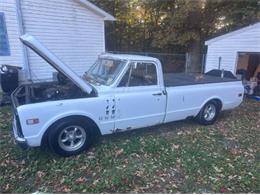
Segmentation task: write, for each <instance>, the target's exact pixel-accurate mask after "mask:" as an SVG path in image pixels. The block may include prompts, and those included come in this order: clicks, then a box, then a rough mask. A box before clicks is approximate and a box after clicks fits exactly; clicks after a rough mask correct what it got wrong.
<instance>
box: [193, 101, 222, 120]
mask: <svg viewBox="0 0 260 195" xmlns="http://www.w3.org/2000/svg"><path fill="white" fill-rule="evenodd" d="M219 112H220V106H219V104H218V103H217V102H216V101H209V102H208V103H206V104H205V105H204V106H203V107H202V109H201V110H200V112H199V114H198V115H197V117H196V119H197V121H198V122H199V123H200V124H202V125H212V124H213V123H214V122H215V121H216V119H217V117H218V115H219Z"/></svg>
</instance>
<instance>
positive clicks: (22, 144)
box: [13, 118, 29, 149]
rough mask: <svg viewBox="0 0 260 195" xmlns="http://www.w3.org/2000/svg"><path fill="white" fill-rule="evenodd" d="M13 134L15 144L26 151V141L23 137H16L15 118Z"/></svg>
mask: <svg viewBox="0 0 260 195" xmlns="http://www.w3.org/2000/svg"><path fill="white" fill-rule="evenodd" d="M13 133H14V138H15V142H16V144H17V145H18V146H20V147H21V148H22V149H27V148H28V147H29V146H28V144H27V140H26V139H25V138H24V137H22V136H19V135H18V130H17V122H16V119H15V118H14V120H13Z"/></svg>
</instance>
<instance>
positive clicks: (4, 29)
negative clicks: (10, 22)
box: [0, 12, 11, 56]
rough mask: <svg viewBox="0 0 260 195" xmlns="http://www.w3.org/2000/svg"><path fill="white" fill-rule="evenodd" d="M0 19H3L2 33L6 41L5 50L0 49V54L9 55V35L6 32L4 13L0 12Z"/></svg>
mask: <svg viewBox="0 0 260 195" xmlns="http://www.w3.org/2000/svg"><path fill="white" fill-rule="evenodd" d="M0 20H2V21H3V26H2V27H3V33H4V34H3V35H4V40H5V41H6V50H3V51H1V50H0V56H10V55H11V52H10V43H9V37H8V32H7V26H6V19H5V13H4V12H0Z"/></svg>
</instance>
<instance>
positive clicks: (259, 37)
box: [205, 23, 260, 73]
mask: <svg viewBox="0 0 260 195" xmlns="http://www.w3.org/2000/svg"><path fill="white" fill-rule="evenodd" d="M238 52H260V23H259V24H256V25H255V27H254V28H250V29H248V30H245V31H243V32H241V33H236V34H234V35H230V36H227V37H224V38H223V39H219V40H216V41H215V42H212V43H209V45H208V52H207V59H206V67H205V72H208V71H210V70H212V69H218V66H219V57H221V66H220V69H225V70H229V71H232V72H233V73H235V72H236V66H237V56H238Z"/></svg>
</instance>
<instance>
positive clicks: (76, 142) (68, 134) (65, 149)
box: [48, 118, 92, 157]
mask: <svg viewBox="0 0 260 195" xmlns="http://www.w3.org/2000/svg"><path fill="white" fill-rule="evenodd" d="M91 132H92V130H91V125H89V124H88V123H87V122H86V121H85V120H82V119H80V118H79V119H77V118H67V119H66V120H61V121H59V122H58V123H57V124H55V125H54V126H53V127H52V129H50V131H49V133H48V142H49V145H50V148H51V149H52V151H53V152H55V153H56V154H58V155H60V156H64V157H67V156H72V155H78V154H80V153H81V152H83V151H85V150H87V149H88V148H89V147H90V146H91V144H92V141H91V138H92V135H91Z"/></svg>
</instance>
